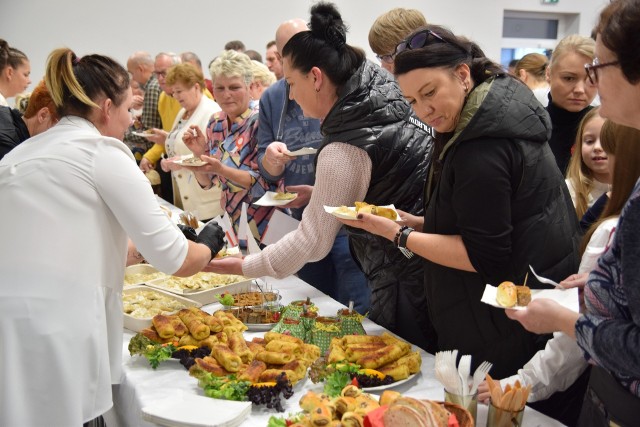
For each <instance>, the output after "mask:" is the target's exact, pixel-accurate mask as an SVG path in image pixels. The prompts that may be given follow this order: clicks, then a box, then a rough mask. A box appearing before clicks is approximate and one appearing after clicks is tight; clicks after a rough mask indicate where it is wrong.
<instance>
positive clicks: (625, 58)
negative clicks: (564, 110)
mask: <svg viewBox="0 0 640 427" xmlns="http://www.w3.org/2000/svg"><path fill="white" fill-rule="evenodd" d="M638 28H640V0H612V1H611V3H609V5H608V6H607V7H605V8H604V10H603V11H602V12H601V13H600V20H599V22H598V24H597V25H596V27H595V29H594V32H595V33H596V34H597V35H599V36H600V40H601V41H602V44H604V45H605V46H606V47H607V49H609V50H611V51H612V52H613V53H614V54H615V55H616V59H617V60H618V61H620V69H621V70H622V74H624V76H625V78H626V79H627V80H628V81H629V83H631V84H636V83H638V81H640V55H639V54H638V52H640V37H638Z"/></svg>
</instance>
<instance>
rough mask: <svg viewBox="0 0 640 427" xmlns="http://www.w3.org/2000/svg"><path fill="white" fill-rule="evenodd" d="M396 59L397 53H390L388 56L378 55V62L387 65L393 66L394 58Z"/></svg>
mask: <svg viewBox="0 0 640 427" xmlns="http://www.w3.org/2000/svg"><path fill="white" fill-rule="evenodd" d="M395 57H396V54H395V53H389V54H386V55H376V58H378V61H380V62H386V63H387V64H393V58H395Z"/></svg>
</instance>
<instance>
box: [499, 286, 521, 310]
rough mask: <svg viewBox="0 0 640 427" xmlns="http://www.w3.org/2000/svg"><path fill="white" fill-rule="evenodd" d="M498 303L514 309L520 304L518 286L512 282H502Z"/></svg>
mask: <svg viewBox="0 0 640 427" xmlns="http://www.w3.org/2000/svg"><path fill="white" fill-rule="evenodd" d="M496 301H497V302H498V304H499V305H501V306H502V307H513V306H515V305H516V303H517V302H518V292H517V290H516V285H514V284H513V283H512V282H502V283H500V285H499V286H498V292H497V293H496Z"/></svg>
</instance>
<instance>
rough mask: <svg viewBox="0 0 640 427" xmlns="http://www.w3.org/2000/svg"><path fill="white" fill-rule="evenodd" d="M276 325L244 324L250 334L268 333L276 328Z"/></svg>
mask: <svg viewBox="0 0 640 427" xmlns="http://www.w3.org/2000/svg"><path fill="white" fill-rule="evenodd" d="M277 324H278V322H276V323H245V325H247V328H249V331H251V332H268V331H270V330H271V329H273V327H274V326H276V325H277Z"/></svg>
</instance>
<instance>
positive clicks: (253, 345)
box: [245, 341, 265, 356]
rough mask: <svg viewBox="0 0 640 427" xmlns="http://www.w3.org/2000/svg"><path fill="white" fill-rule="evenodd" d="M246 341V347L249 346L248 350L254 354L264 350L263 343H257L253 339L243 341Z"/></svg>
mask: <svg viewBox="0 0 640 427" xmlns="http://www.w3.org/2000/svg"><path fill="white" fill-rule="evenodd" d="M245 342H246V343H247V347H249V350H251V352H252V353H253V354H254V356H255V355H256V354H257V353H260V352H261V351H264V350H265V349H264V345H262V344H258V343H257V342H253V341H245Z"/></svg>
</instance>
